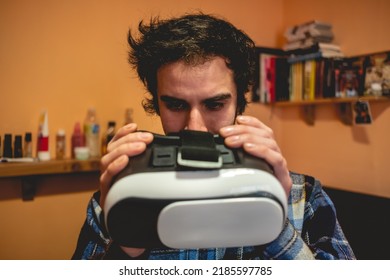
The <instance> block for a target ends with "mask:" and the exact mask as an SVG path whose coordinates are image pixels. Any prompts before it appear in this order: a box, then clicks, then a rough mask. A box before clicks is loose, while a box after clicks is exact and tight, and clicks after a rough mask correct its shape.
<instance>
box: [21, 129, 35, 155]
mask: <svg viewBox="0 0 390 280" xmlns="http://www.w3.org/2000/svg"><path fill="white" fill-rule="evenodd" d="M23 157H26V158H32V157H33V155H32V135H31V132H26V133H25V134H24V146H23Z"/></svg>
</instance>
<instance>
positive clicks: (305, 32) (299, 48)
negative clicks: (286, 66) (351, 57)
mask: <svg viewBox="0 0 390 280" xmlns="http://www.w3.org/2000/svg"><path fill="white" fill-rule="evenodd" d="M284 36H285V38H286V40H287V43H286V44H285V45H284V48H283V49H284V50H285V51H286V52H287V53H288V54H289V55H290V58H291V59H290V61H289V62H292V63H293V62H295V61H302V60H307V59H314V58H321V57H343V56H344V54H343V53H342V51H341V48H340V46H339V45H337V44H334V43H333V38H334V34H333V31H332V25H331V24H330V23H327V22H322V21H318V20H313V21H309V22H305V23H303V24H300V25H297V26H292V27H289V28H287V30H286V32H285V33H284Z"/></svg>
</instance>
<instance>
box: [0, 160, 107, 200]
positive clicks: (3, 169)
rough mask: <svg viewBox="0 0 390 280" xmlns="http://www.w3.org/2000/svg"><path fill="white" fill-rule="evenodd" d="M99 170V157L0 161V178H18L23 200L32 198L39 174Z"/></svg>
mask: <svg viewBox="0 0 390 280" xmlns="http://www.w3.org/2000/svg"><path fill="white" fill-rule="evenodd" d="M99 170H100V159H99V158H96V159H89V160H75V159H64V160H49V161H34V162H2V163H0V179H1V178H10V177H16V178H18V179H20V180H21V188H22V198H23V200H33V199H34V196H35V192H36V187H37V179H38V178H39V177H40V176H44V175H61V174H74V173H83V172H98V171H99Z"/></svg>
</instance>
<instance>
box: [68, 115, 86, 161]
mask: <svg viewBox="0 0 390 280" xmlns="http://www.w3.org/2000/svg"><path fill="white" fill-rule="evenodd" d="M77 147H85V136H84V134H83V132H82V130H81V125H80V122H76V123H75V125H74V128H73V133H72V139H71V149H72V150H71V156H72V158H76V154H75V149H76V148H77Z"/></svg>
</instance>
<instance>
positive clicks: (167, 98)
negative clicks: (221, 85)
mask: <svg viewBox="0 0 390 280" xmlns="http://www.w3.org/2000/svg"><path fill="white" fill-rule="evenodd" d="M230 98H232V95H231V94H230V93H220V94H217V95H215V96H213V97H210V98H206V99H204V100H202V103H209V102H218V101H224V100H227V99H230ZM160 100H161V101H163V102H186V101H185V100H184V99H181V98H177V97H174V96H170V95H161V96H160Z"/></svg>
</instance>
